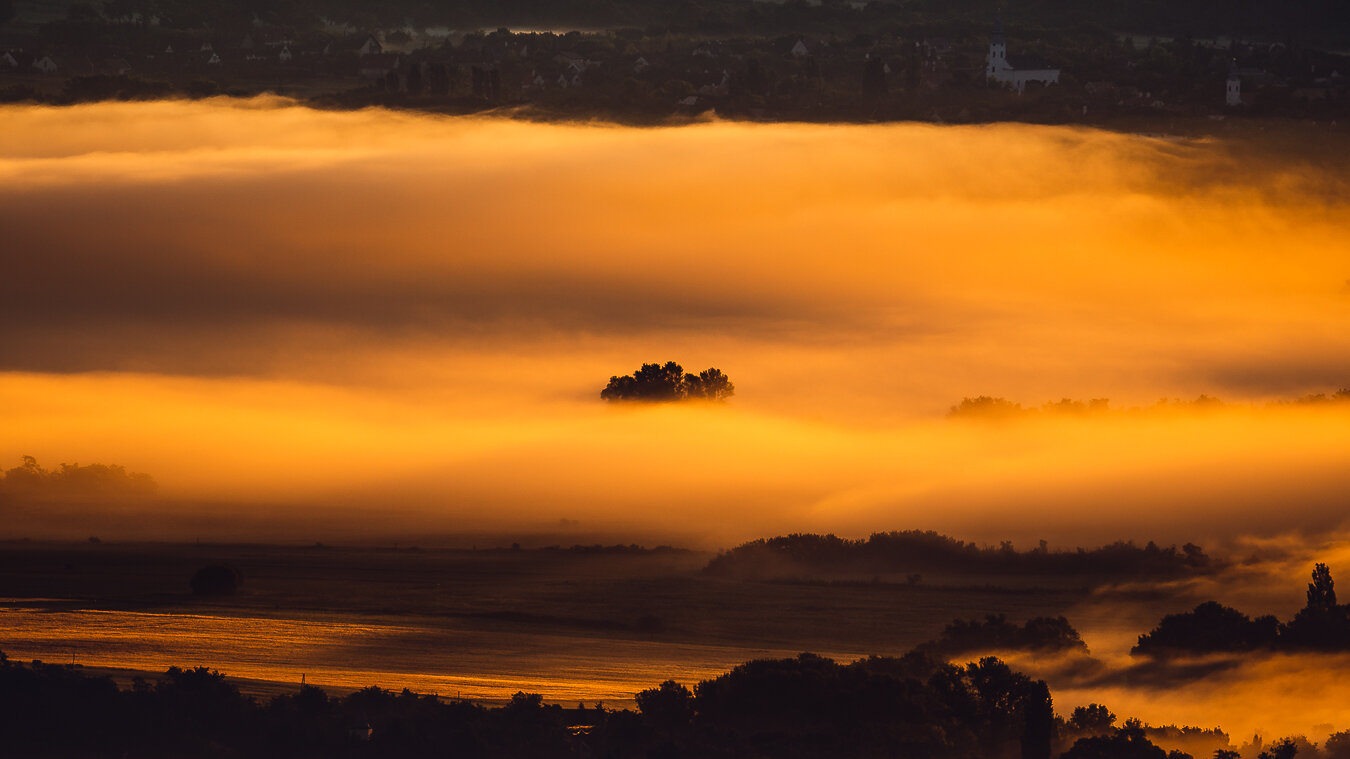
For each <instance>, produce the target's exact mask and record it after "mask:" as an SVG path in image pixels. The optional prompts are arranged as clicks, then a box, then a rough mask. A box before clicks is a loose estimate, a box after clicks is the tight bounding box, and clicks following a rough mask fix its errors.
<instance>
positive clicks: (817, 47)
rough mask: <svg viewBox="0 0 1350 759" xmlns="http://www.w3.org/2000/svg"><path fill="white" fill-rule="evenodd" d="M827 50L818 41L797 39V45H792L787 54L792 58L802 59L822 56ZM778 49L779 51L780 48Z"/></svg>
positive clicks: (825, 46) (827, 48) (826, 46)
mask: <svg viewBox="0 0 1350 759" xmlns="http://www.w3.org/2000/svg"><path fill="white" fill-rule="evenodd" d="M829 48H830V46H829V45H827V44H825V43H824V42H822V41H820V40H808V39H806V38H803V37H799V38H798V39H797V43H796V44H795V45H793V46H792V49H791V50H790V51H788V52H790V53H791V54H792V56H793V57H794V58H804V57H806V56H808V55H822V54H824V53H825V52H826V51H828V50H829ZM779 49H780V50H781V49H782V48H779Z"/></svg>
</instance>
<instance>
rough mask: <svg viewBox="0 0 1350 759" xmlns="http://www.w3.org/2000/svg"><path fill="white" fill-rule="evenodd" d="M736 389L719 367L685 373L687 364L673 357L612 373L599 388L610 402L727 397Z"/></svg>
mask: <svg viewBox="0 0 1350 759" xmlns="http://www.w3.org/2000/svg"><path fill="white" fill-rule="evenodd" d="M735 393H736V386H735V385H732V384H731V380H730V379H729V378H728V377H727V375H725V374H723V373H722V371H721V370H720V369H713V368H708V369H704V370H703V371H701V372H699V373H698V374H690V373H685V371H684V367H682V366H680V365H679V364H677V363H675V362H674V361H667V362H666V363H665V364H643V365H642V368H640V369H638V370H637V371H636V372H633V373H632V374H626V375H624V376H622V377H619V376H615V377H610V378H609V384H608V385H606V386H605V389H604V390H601V391H600V397H601V398H602V399H603V400H606V401H610V402H611V403H612V402H616V401H645V402H649V403H669V402H674V401H725V400H726V399H728V398H730V397H731V396H732V395H735Z"/></svg>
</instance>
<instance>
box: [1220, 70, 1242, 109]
mask: <svg viewBox="0 0 1350 759" xmlns="http://www.w3.org/2000/svg"><path fill="white" fill-rule="evenodd" d="M1224 102H1225V103H1227V104H1228V105H1229V106H1230V107H1231V106H1235V105H1242V77H1241V76H1240V75H1239V74H1238V66H1237V61H1233V62H1232V63H1231V64H1229V66H1228V87H1227V91H1226V92H1225V94H1224Z"/></svg>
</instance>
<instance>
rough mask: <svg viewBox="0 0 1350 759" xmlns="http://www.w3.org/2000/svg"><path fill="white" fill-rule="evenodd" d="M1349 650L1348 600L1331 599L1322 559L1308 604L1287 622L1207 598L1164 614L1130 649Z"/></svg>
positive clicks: (1164, 652)
mask: <svg viewBox="0 0 1350 759" xmlns="http://www.w3.org/2000/svg"><path fill="white" fill-rule="evenodd" d="M1260 650H1266V651H1350V604H1338V603H1336V589H1335V583H1334V581H1333V580H1332V579H1331V570H1330V569H1329V568H1328V567H1327V565H1326V564H1318V565H1316V567H1314V568H1313V572H1312V582H1310V583H1308V603H1307V605H1306V606H1304V607H1303V608H1302V609H1300V610H1299V612H1298V613H1297V614H1295V615H1294V618H1293V619H1291V620H1289V621H1288V622H1281V621H1280V620H1278V619H1276V618H1275V617H1274V616H1272V615H1269V614H1267V615H1265V616H1261V617H1257V618H1256V619H1252V618H1251V617H1248V616H1247V615H1246V614H1243V613H1242V612H1240V611H1238V610H1237V609H1234V608H1231V607H1228V606H1224V605H1222V604H1220V603H1218V602H1216V601H1207V602H1205V603H1202V604H1200V605H1199V606H1197V607H1195V609H1194V610H1193V611H1189V612H1186V613H1185V614H1169V615H1167V616H1166V617H1163V619H1162V621H1161V622H1159V623H1158V626H1157V627H1156V628H1154V629H1153V630H1151V631H1150V632H1147V633H1145V634H1143V635H1140V636H1139V643H1138V645H1136V646H1135V647H1134V649H1133V650H1132V651H1131V653H1134V654H1146V655H1150V656H1163V657H1165V656H1176V655H1195V654H1214V653H1237V652H1243V651H1260Z"/></svg>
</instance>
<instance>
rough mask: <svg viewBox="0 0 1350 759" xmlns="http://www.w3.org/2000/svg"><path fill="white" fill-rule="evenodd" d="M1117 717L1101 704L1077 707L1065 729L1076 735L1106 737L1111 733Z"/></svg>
mask: <svg viewBox="0 0 1350 759" xmlns="http://www.w3.org/2000/svg"><path fill="white" fill-rule="evenodd" d="M1115 722H1116V715H1114V714H1112V713H1111V710H1110V709H1107V708H1106V707H1105V706H1102V705H1101V704H1088V705H1087V706H1075V707H1074V709H1073V713H1072V714H1071V715H1070V716H1069V721H1068V722H1067V723H1065V727H1066V728H1067V729H1069V730H1071V731H1073V732H1075V733H1084V734H1091V735H1104V734H1106V733H1109V732H1111V730H1112V729H1113V726H1114V725H1115Z"/></svg>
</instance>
